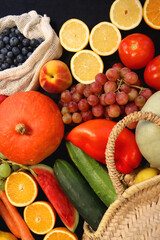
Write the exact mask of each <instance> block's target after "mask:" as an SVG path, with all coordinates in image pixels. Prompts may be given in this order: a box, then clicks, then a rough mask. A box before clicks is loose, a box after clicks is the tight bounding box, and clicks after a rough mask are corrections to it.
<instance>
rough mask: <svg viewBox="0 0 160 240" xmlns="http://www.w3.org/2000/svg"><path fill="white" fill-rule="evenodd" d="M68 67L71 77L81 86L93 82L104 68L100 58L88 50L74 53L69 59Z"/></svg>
mask: <svg viewBox="0 0 160 240" xmlns="http://www.w3.org/2000/svg"><path fill="white" fill-rule="evenodd" d="M70 66H71V72H72V75H73V77H74V78H75V79H76V80H77V81H78V82H80V83H83V84H90V83H92V82H94V81H95V75H96V74H97V73H100V72H103V68H104V64H103V61H102V59H101V57H100V56H99V55H98V54H96V53H95V52H93V51H92V50H88V49H84V50H81V51H79V52H77V53H75V54H74V55H73V56H72V58H71V62H70Z"/></svg>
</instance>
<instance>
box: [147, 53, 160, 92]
mask: <svg viewBox="0 0 160 240" xmlns="http://www.w3.org/2000/svg"><path fill="white" fill-rule="evenodd" d="M144 81H145V82H146V84H147V85H148V86H150V87H152V88H154V89H156V90H160V55H158V56H156V57H155V58H153V59H152V60H151V61H150V62H149V63H148V64H147V66H146V68H145V70H144Z"/></svg>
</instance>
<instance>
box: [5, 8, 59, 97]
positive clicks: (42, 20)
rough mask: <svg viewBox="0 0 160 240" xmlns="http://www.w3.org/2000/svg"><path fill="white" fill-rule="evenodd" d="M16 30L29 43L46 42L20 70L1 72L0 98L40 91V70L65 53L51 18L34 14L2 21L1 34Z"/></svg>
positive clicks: (7, 17) (16, 68) (32, 12)
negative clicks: (38, 40) (52, 25)
mask: <svg viewBox="0 0 160 240" xmlns="http://www.w3.org/2000/svg"><path fill="white" fill-rule="evenodd" d="M14 26H17V28H18V29H19V31H20V32H21V33H22V34H23V35H24V36H25V37H26V38H29V39H32V38H39V37H41V38H43V40H44V41H43V42H42V43H41V44H40V45H39V46H38V47H37V48H36V49H35V51H34V52H33V53H32V55H31V56H30V57H29V58H28V59H27V60H26V61H25V62H24V63H23V64H22V65H21V66H18V67H14V68H10V69H6V70H3V71H0V94H5V95H7V96H9V95H11V94H14V93H16V92H22V91H30V90H37V89H38V87H39V79H38V75H39V71H40V68H41V67H42V66H43V64H45V63H46V62H47V61H49V60H53V59H58V58H60V57H61V55H62V52H63V49H62V46H61V45H60V42H59V38H58V36H57V34H56V32H55V31H54V29H53V28H52V27H51V25H50V18H49V17H47V16H46V15H44V16H41V15H39V14H38V13H37V12H36V11H34V10H32V11H30V12H28V13H24V14H22V15H8V16H6V17H3V18H1V19H0V32H2V31H3V29H4V28H6V27H8V28H11V27H14Z"/></svg>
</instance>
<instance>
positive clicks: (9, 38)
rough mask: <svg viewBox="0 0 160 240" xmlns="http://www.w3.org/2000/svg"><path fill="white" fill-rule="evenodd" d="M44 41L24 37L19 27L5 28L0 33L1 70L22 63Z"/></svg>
mask: <svg viewBox="0 0 160 240" xmlns="http://www.w3.org/2000/svg"><path fill="white" fill-rule="evenodd" d="M42 42H43V39H42V38H38V39H35V38H33V39H28V38H26V37H24V35H23V34H22V33H21V32H20V31H19V30H18V28H17V27H12V28H5V29H4V30H3V31H2V33H1V34H0V71H2V70H5V69H8V68H12V67H17V66H20V65H22V63H24V62H25V61H26V60H27V59H28V58H29V56H30V55H31V54H32V53H33V51H34V50H35V49H36V48H37V47H38V46H39V45H40V44H41V43H42Z"/></svg>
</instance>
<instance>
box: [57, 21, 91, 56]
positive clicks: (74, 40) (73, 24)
mask: <svg viewBox="0 0 160 240" xmlns="http://www.w3.org/2000/svg"><path fill="white" fill-rule="evenodd" d="M59 39H60V43H61V45H62V46H63V48H64V49H66V50H67V51H69V52H77V51H80V50H82V49H83V48H85V47H86V46H87V44H88V41H89V28H88V26H87V25H86V24H85V23H84V22H83V21H81V20H79V19H75V18H72V19H69V20H67V21H66V22H65V23H64V24H63V25H62V27H61V29H60V31H59Z"/></svg>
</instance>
